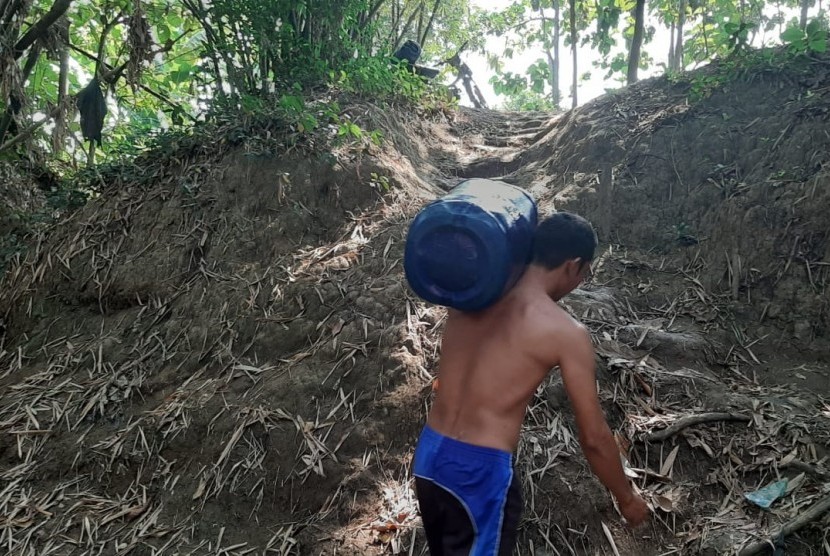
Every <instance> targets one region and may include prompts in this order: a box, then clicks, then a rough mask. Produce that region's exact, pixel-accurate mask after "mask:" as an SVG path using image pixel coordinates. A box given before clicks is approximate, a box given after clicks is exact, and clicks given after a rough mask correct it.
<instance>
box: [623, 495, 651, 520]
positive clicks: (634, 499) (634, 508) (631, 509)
mask: <svg viewBox="0 0 830 556" xmlns="http://www.w3.org/2000/svg"><path fill="white" fill-rule="evenodd" d="M620 512H621V513H622V515H623V517H624V518H625V521H626V522H627V523H628V525H629V527H637V526H638V525H641V524H642V523H643V522H645V520H646V519H648V516H649V513H650V512H649V509H648V505H647V504H646V501H645V500H643V499H642V498H641V497H640V495H638V494H636V493H634V492H632V493H631V496H630V497H629V498H628V499H627V500H625V501H620Z"/></svg>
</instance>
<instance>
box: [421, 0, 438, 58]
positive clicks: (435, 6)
mask: <svg viewBox="0 0 830 556" xmlns="http://www.w3.org/2000/svg"><path fill="white" fill-rule="evenodd" d="M439 7H441V0H435V4H433V5H432V15H430V16H429V23H427V27H426V29H424V34H423V35H421V37H420V42H421V48H423V47H424V45H425V44H426V43H427V37H429V32H430V31H431V30H432V22H433V21H435V14H437V13H438V8H439Z"/></svg>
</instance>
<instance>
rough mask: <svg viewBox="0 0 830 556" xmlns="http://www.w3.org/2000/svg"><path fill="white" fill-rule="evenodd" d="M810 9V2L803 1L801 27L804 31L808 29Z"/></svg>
mask: <svg viewBox="0 0 830 556" xmlns="http://www.w3.org/2000/svg"><path fill="white" fill-rule="evenodd" d="M809 9H810V0H801V19H800V20H799V25H800V26H801V29H802V30H805V29H807V10H809Z"/></svg>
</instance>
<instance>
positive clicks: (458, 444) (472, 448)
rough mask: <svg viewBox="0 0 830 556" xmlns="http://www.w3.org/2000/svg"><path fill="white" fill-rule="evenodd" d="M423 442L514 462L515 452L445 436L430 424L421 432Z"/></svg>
mask: <svg viewBox="0 0 830 556" xmlns="http://www.w3.org/2000/svg"><path fill="white" fill-rule="evenodd" d="M419 442H421V443H425V444H429V445H431V446H432V447H434V448H436V449H438V450H441V451H442V452H445V453H446V452H453V453H458V454H475V455H476V456H478V457H484V458H486V459H488V460H489V461H493V462H500V463H506V464H507V465H512V464H513V454H511V453H510V452H507V451H505V450H499V449H498V448H491V447H489V446H478V445H476V444H470V443H468V442H462V441H461V440H456V439H454V438H450V437H449V436H445V435H443V434H441V433H440V432H438V431H436V430H435V429H433V428H432V427H430V426H429V425H425V426H424V430H423V431H422V432H421V439H420V441H419Z"/></svg>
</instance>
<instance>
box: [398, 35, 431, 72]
mask: <svg viewBox="0 0 830 556" xmlns="http://www.w3.org/2000/svg"><path fill="white" fill-rule="evenodd" d="M392 56H394V57H395V58H397V59H398V60H400V61H401V62H405V63H406V65H407V66H409V67H410V68H411V69H412V71H414V72H415V74H416V75H420V76H421V77H425V78H426V79H434V78H435V77H436V76H437V75H438V74H439V73H440V72H439V70H437V69H434V68H427V67H424V66H419V65H418V64H416V62H417V61H418V58H420V57H421V45H420V44H418V43H417V42H415V41H413V40H412V39H409V40H407V41H406V42H405V43H403V45H401V47H400V48H399V49H397V50H396V51H395V53H394V54H393V55H392Z"/></svg>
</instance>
